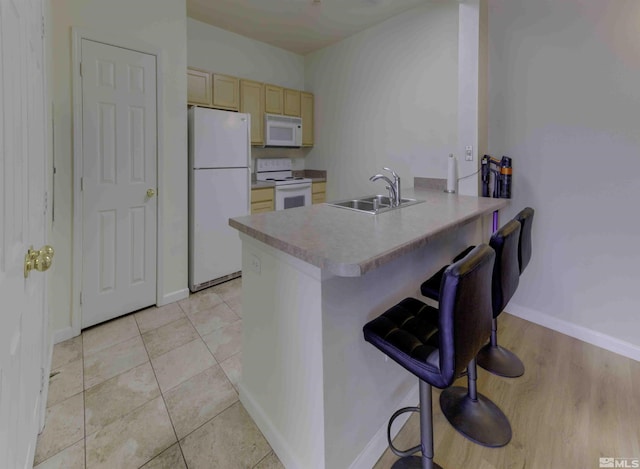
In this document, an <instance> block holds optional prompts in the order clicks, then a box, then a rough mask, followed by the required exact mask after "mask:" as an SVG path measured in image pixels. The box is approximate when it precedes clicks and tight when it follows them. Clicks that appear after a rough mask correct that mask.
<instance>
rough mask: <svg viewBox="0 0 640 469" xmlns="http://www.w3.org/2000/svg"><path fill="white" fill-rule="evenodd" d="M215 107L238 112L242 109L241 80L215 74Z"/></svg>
mask: <svg viewBox="0 0 640 469" xmlns="http://www.w3.org/2000/svg"><path fill="white" fill-rule="evenodd" d="M213 107H215V108H218V109H229V110H230V111H237V110H238V109H240V80H239V79H238V78H236V77H231V76H229V75H221V74H219V73H214V74H213Z"/></svg>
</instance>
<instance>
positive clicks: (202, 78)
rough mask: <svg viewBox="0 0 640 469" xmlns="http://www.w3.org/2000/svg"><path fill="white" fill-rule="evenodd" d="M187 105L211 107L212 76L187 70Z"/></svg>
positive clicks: (198, 71)
mask: <svg viewBox="0 0 640 469" xmlns="http://www.w3.org/2000/svg"><path fill="white" fill-rule="evenodd" d="M187 103H188V104H197V105H200V106H211V74H210V73H208V72H203V71H201V70H195V69H192V68H188V69H187Z"/></svg>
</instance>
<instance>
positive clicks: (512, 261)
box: [489, 220, 520, 317]
mask: <svg viewBox="0 0 640 469" xmlns="http://www.w3.org/2000/svg"><path fill="white" fill-rule="evenodd" d="M519 242H520V223H519V222H518V221H517V220H510V221H509V222H508V223H507V224H506V225H504V226H503V227H502V228H500V229H499V230H498V231H496V232H495V233H493V235H492V236H491V240H490V241H489V245H490V246H491V247H492V248H493V249H494V251H495V252H496V262H495V265H494V267H493V289H492V290H493V292H492V293H493V317H497V316H498V315H499V314H500V313H501V312H502V310H504V307H505V306H506V305H507V303H509V300H510V299H511V297H512V296H513V294H514V293H515V292H516V289H517V288H518V282H519V280H520V265H519V263H518V244H519Z"/></svg>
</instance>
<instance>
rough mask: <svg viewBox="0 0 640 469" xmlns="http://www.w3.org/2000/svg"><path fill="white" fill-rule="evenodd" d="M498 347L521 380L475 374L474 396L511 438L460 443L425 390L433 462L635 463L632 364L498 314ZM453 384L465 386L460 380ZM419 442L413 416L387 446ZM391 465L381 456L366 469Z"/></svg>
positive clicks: (639, 376) (576, 467)
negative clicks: (502, 442)
mask: <svg viewBox="0 0 640 469" xmlns="http://www.w3.org/2000/svg"><path fill="white" fill-rule="evenodd" d="M498 342H499V343H500V344H501V345H503V346H505V347H507V348H508V349H509V350H511V351H513V352H514V353H516V355H518V357H520V359H521V360H522V361H523V362H524V365H525V374H524V376H522V377H520V378H515V379H507V378H500V377H497V376H494V375H492V374H490V373H489V372H487V371H485V370H483V369H481V368H478V391H479V392H480V393H481V394H484V395H485V396H487V397H489V398H490V399H491V400H493V402H495V403H496V404H497V405H498V406H499V407H500V408H501V409H502V411H503V412H504V413H505V414H506V415H507V417H508V418H509V421H510V422H511V428H512V431H513V438H512V439H511V442H510V443H509V444H508V445H507V446H505V447H503V448H497V449H495V448H485V447H483V446H479V445H476V444H474V443H472V442H471V441H469V440H467V439H466V438H465V437H463V436H462V435H461V434H459V433H457V432H456V431H455V430H454V429H453V427H451V425H449V423H448V422H447V420H446V419H445V418H444V416H443V415H442V411H441V410H440V404H439V398H440V390H438V389H436V388H433V424H434V447H435V461H436V462H437V463H438V464H440V465H441V466H442V467H443V468H444V469H465V468H472V469H524V468H526V469H555V468H558V469H588V468H595V469H597V468H599V467H600V464H599V458H600V457H618V458H622V457H625V458H639V459H640V362H636V361H634V360H631V359H628V358H625V357H622V356H620V355H617V354H615V353H612V352H609V351H607V350H604V349H601V348H598V347H595V346H593V345H589V344H586V343H584V342H581V341H579V340H577V339H573V338H571V337H568V336H565V335H563V334H560V333H558V332H555V331H552V330H550V329H546V328H544V327H541V326H538V325H535V324H532V323H530V322H528V321H525V320H522V319H519V318H517V317H514V316H510V315H509V314H506V313H503V314H502V315H500V318H499V319H498ZM398 366H399V365H398ZM455 385H459V386H465V387H466V378H463V379H459V380H458V381H456V383H455ZM395 410H396V409H384V410H383V409H381V411H383V412H387V413H388V414H389V416H390V415H391V414H392V413H393V412H394V411H395ZM419 435H420V429H419V421H418V417H417V414H413V415H412V417H411V418H410V419H409V421H408V422H407V424H406V425H405V427H404V428H403V429H402V430H401V432H400V433H399V435H398V437H397V438H396V440H395V445H396V447H399V448H401V449H405V448H409V447H411V446H414V445H416V444H418V442H419ZM396 459H397V457H396V456H395V455H394V454H393V453H391V451H390V450H388V449H387V451H386V452H385V454H384V455H383V457H382V458H381V459H380V461H378V463H377V464H376V466H374V469H382V468H389V467H391V465H392V464H393V462H394V461H395V460H396Z"/></svg>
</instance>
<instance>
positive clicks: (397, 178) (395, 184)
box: [382, 167, 402, 207]
mask: <svg viewBox="0 0 640 469" xmlns="http://www.w3.org/2000/svg"><path fill="white" fill-rule="evenodd" d="M382 169H384V170H385V171H389V172H390V173H391V175H392V176H393V187H394V189H395V194H396V207H399V206H400V203H401V202H402V195H401V194H400V176H398V174H397V173H396V172H395V171H394V170H393V169H391V168H387V167H384V168H382Z"/></svg>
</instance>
